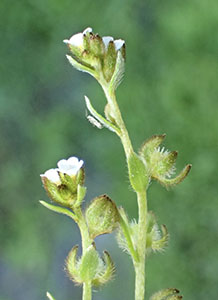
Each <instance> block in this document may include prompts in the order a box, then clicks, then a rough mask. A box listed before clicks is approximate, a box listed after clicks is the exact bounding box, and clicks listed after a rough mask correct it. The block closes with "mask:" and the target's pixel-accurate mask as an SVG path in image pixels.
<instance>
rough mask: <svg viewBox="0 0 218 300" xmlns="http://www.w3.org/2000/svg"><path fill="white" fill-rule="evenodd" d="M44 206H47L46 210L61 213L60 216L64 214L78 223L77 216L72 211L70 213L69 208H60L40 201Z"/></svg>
mask: <svg viewBox="0 0 218 300" xmlns="http://www.w3.org/2000/svg"><path fill="white" fill-rule="evenodd" d="M39 202H40V203H41V204H42V205H43V206H45V207H46V208H48V209H50V210H52V211H54V212H56V213H59V214H64V215H66V216H68V217H70V218H71V219H73V220H74V221H76V216H75V215H74V213H72V212H71V211H69V210H68V209H67V208H64V207H60V206H57V205H53V204H49V203H47V202H45V201H42V200H40V201H39Z"/></svg>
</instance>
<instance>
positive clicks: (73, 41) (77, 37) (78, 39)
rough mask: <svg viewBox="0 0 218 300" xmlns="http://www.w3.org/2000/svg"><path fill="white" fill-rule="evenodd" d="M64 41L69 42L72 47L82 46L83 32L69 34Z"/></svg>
mask: <svg viewBox="0 0 218 300" xmlns="http://www.w3.org/2000/svg"><path fill="white" fill-rule="evenodd" d="M63 42H64V43H66V44H70V45H71V46H74V47H82V46H83V33H81V32H80V33H77V34H74V35H73V36H71V38H70V39H69V40H63Z"/></svg>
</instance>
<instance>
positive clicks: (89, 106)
mask: <svg viewBox="0 0 218 300" xmlns="http://www.w3.org/2000/svg"><path fill="white" fill-rule="evenodd" d="M85 102H86V107H87V109H88V110H89V112H90V113H91V114H92V115H93V117H95V119H97V120H98V121H99V122H100V123H101V124H102V125H103V126H104V127H106V128H108V129H110V130H111V131H113V132H116V134H117V135H120V130H119V128H118V127H116V126H115V125H114V124H112V123H111V122H109V121H108V120H106V119H105V118H104V117H102V116H101V115H100V114H99V113H97V111H96V110H95V109H94V107H93V106H92V104H91V102H90V100H89V98H88V97H87V96H85Z"/></svg>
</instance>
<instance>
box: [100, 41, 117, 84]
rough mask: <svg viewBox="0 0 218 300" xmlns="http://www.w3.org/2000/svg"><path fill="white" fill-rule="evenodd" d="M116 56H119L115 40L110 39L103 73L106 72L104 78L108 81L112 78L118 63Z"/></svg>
mask: <svg viewBox="0 0 218 300" xmlns="http://www.w3.org/2000/svg"><path fill="white" fill-rule="evenodd" d="M116 57H117V53H116V49H115V45H114V42H113V41H110V42H109V44H108V48H107V52H106V54H105V57H104V62H103V73H104V78H105V79H106V81H107V82H109V81H110V80H111V77H112V75H113V73H114V69H115V65H116Z"/></svg>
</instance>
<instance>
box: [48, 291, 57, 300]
mask: <svg viewBox="0 0 218 300" xmlns="http://www.w3.org/2000/svg"><path fill="white" fill-rule="evenodd" d="M46 296H47V298H48V299H49V300H55V298H54V297H53V296H52V295H51V294H50V293H49V292H47V293H46Z"/></svg>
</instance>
